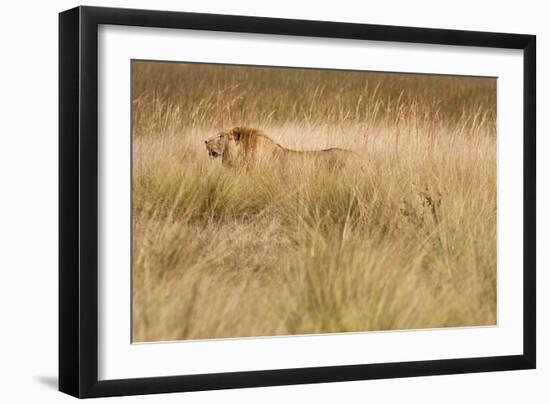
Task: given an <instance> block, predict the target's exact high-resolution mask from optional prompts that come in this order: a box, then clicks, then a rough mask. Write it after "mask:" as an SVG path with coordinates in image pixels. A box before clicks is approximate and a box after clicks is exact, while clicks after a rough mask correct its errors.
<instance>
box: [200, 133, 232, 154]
mask: <svg viewBox="0 0 550 404" xmlns="http://www.w3.org/2000/svg"><path fill="white" fill-rule="evenodd" d="M238 141H239V133H238V132H237V131H236V130H235V129H231V130H227V131H222V132H219V133H218V134H217V135H215V136H212V137H211V138H210V139H207V140H205V141H204V143H205V145H206V151H207V152H208V156H209V157H210V158H212V159H215V158H218V157H222V158H223V157H224V155H226V154H227V153H229V152H230V151H231V150H230V149H231V147H232V146H235V145H236V143H238Z"/></svg>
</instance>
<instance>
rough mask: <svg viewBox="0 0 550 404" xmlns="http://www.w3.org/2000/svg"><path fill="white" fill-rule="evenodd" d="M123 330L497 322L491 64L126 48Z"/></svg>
mask: <svg viewBox="0 0 550 404" xmlns="http://www.w3.org/2000/svg"><path fill="white" fill-rule="evenodd" d="M131 86H132V94H131V104H132V133H131V136H132V314H131V315H132V341H133V342H134V343H140V342H158V341H177V340H197V339H218V338H243V337H260V336H285V335H286V336H288V335H303V334H326V333H346V332H368V331H381V330H384V331H390V330H406V329H427V328H445V327H474V326H490V325H496V313H497V311H496V307H497V283H496V278H497V268H496V257H497V250H496V234H497V233H496V231H497V163H496V162H497V160H496V142H497V125H496V122H497V120H496V118H497V117H496V111H497V105H496V95H497V79H496V78H494V77H468V76H444V75H435V74H434V75H428V74H407V73H384V72H367V71H345V70H326V69H310V68H295V67H264V66H241V65H216V64H201V63H185V62H159V61H147V60H133V61H132V62H131Z"/></svg>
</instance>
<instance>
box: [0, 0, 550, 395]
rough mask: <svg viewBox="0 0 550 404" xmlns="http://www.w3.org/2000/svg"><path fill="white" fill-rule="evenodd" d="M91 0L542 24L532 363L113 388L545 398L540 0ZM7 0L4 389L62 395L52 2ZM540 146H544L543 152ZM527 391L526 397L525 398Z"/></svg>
mask: <svg viewBox="0 0 550 404" xmlns="http://www.w3.org/2000/svg"><path fill="white" fill-rule="evenodd" d="M263 3H264V2H259V1H253V0H249V1H245V0H232V1H231V2H222V1H220V0H218V1H214V0H211V1H210V0H201V1H200V2H187V3H183V2H180V1H156V2H154V3H153V2H145V1H126V2H124V1H95V2H92V3H88V4H90V5H102V6H118V7H138V8H157V9H172V10H182V11H202V12H212V13H227V14H249V15H262V16H276V17H286V18H306V19H320V20H338V21H349V22H363V23H377V24H392V25H409V26H424V27H434V28H438V27H441V28H456V29H470V30H488V31H508V32H525V33H534V34H537V36H538V71H539V74H538V78H537V80H538V108H537V110H538V113H539V120H538V125H537V127H538V133H539V137H538V156H539V164H538V171H539V175H538V177H539V179H538V205H539V209H538V212H537V213H538V223H539V224H538V229H539V230H538V249H539V252H538V263H539V265H538V266H539V271H538V285H539V287H538V305H539V315H538V320H539V323H538V324H539V325H538V331H539V332H538V338H539V344H538V345H539V355H538V369H537V370H534V371H521V372H519V371H515V372H501V373H488V374H469V375H460V376H439V377H424V378H413V379H398V380H379V381H365V382H347V383H333V384H324V385H307V386H285V387H273V388H262V389H244V390H231V391H218V392H200V393H186V394H171V395H158V396H148V397H146V396H144V397H134V398H116V399H110V400H109V401H110V402H112V401H117V402H118V401H121V402H122V401H125V402H132V403H133V402H143V403H145V402H147V403H150V402H181V401H182V400H186V402H191V403H216V402H239V403H255V402H259V401H261V402H273V403H279V402H285V401H291V402H327V403H328V402H334V401H336V400H338V401H342V400H345V401H346V402H365V401H367V400H372V401H373V402H380V401H383V402H398V401H400V402H403V401H405V402H413V403H415V402H422V403H432V402H433V403H440V402H441V401H445V402H446V403H461V402H466V401H473V402H482V401H486V402H495V401H497V400H498V401H500V402H519V401H527V402H540V403H545V402H548V401H549V400H550V391H549V387H548V380H550V350H549V349H548V345H547V343H545V341H550V316H548V313H547V309H546V308H547V307H550V282H549V281H550V276H549V275H548V272H547V271H544V269H545V268H548V265H549V264H550V250H549V249H548V244H549V243H550V233H549V231H548V228H549V226H550V214H549V213H548V211H547V210H546V211H545V210H544V209H542V207H543V206H545V205H546V206H550V188H549V185H548V178H547V176H546V175H545V172H548V171H549V170H550V159H548V158H547V157H546V156H545V154H544V153H548V152H550V144H549V142H550V140H549V139H548V137H546V136H544V134H545V133H546V134H547V133H548V132H549V130H550V118H548V117H547V115H546V116H544V115H543V111H548V110H549V109H550V95H549V94H550V78H548V76H547V75H545V74H544V73H543V72H544V71H550V51H549V50H550V26H548V24H547V16H548V11H547V10H545V9H544V2H536V1H522V2H514V3H513V5H512V4H511V5H507V4H504V3H503V2H497V1H486V2H479V1H469V0H463V1H460V2H449V3H444V2H440V1H415V2H411V1H406V0H404V1H386V2H375V3H374V2H373V3H372V4H370V3H369V2H357V1H351V0H350V1H344V0H340V1H339V2H325V3H322V2H319V1H315V2H313V1H312V2H306V1H303V2H300V3H299V2H296V1H290V0H289V1H282V0H279V1H277V2H271V4H272V5H271V6H269V5H266V4H263ZM9 4H10V5H9V6H6V5H4V7H3V9H2V16H3V17H4V18H3V22H2V24H1V25H0V30H1V31H0V34H1V36H0V38H2V39H1V43H2V63H1V64H0V69H1V73H0V103H1V104H2V105H1V109H0V111H2V115H0V116H1V121H2V126H1V133H2V136H1V137H0V139H1V140H0V142H1V144H0V180H1V184H2V187H1V188H0V189H1V190H2V191H1V197H0V237H1V240H0V241H1V244H0V245H1V246H2V247H1V250H0V251H1V253H0V269H1V270H2V272H1V273H2V279H1V280H0V310H1V312H0V314H1V317H0V318H1V322H0V324H1V325H0V330H1V333H0V342H1V343H0V372H1V373H0V378H1V379H0V380H1V382H0V385H1V388H0V400H1V401H3V402H9V403H17V402H33V401H34V402H42V403H44V402H46V403H48V402H68V401H69V400H70V398H69V397H68V396H64V395H62V394H61V393H58V392H56V391H55V387H54V386H55V384H56V383H57V382H56V374H57V12H59V11H61V10H64V9H67V8H70V7H72V6H75V5H77V3H75V2H71V1H58V2H56V4H47V3H45V2H44V3H42V2H37V1H27V2H20V3H19V4H16V3H15V2H11V3H9ZM543 157H546V158H545V159H543ZM526 398H527V399H526Z"/></svg>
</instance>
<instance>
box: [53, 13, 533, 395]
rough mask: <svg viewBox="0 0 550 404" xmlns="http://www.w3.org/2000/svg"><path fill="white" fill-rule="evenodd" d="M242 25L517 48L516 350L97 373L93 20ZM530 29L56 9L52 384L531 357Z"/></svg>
mask: <svg viewBox="0 0 550 404" xmlns="http://www.w3.org/2000/svg"><path fill="white" fill-rule="evenodd" d="M100 24H113V25H125V26H140V27H158V28H182V29H194V30H209V31H226V32H243V33H259V34H277V35H292V36H309V37H318V38H345V39H359V40H371V41H372V40H374V41H390V42H405V43H423V44H439V45H450V46H453V45H463V46H476V47H488V48H510V49H520V50H523V60H524V65H523V66H524V77H523V86H524V89H523V113H524V115H523V142H524V156H523V161H524V163H523V164H524V166H523V169H524V177H523V181H524V189H523V203H524V211H523V220H524V233H523V251H524V256H523V353H522V354H521V355H511V356H496V357H482V358H466V359H444V360H426V361H415V362H400V363H379V364H363V365H350V366H330V367H313V368H296V369H281V370H262V371H249V372H234V373H216V374H191V375H181V376H170V377H150V378H139V379H122V380H106V381H99V380H98V322H97V319H98V278H97V275H98V268H97V267H98V135H97V133H98V132H97V131H98V122H97V120H98V87H97V85H98V65H97V62H98V55H97V52H98V26H99V25H100ZM535 60H536V37H535V36H534V35H519V34H504V33H489V32H472V31H458V30H443V29H426V28H410V27H397V26H381V25H367V24H350V23H340V22H324V21H308V20H289V19H278V18H260V17H245V16H229V15H213V14H197V13H184V12H167V11H150V10H132V9H112V8H96V7H77V8H73V9H71V10H68V11H64V12H62V13H60V15H59V390H60V391H62V392H65V393H68V394H70V395H73V396H76V397H81V398H84V397H103V396H120V395H134V394H150V393H168V392H183V391H196V390H213V389H227V388H243V387H260V386H274V385H291V384H301V383H324V382H337V381H351V380H364V379H381V378H397V377H411V376H427V375H442V374H458V373H470V372H489V371H502V370H514V369H533V368H535V364H536V360H535V358H536V324H535V319H536V289H535V277H536V259H535V248H536V247H535V237H536V230H535V208H536V206H535V204H536V202H535V192H536V187H535V184H536V179H535V176H536V172H535V166H536V163H535V144H536V139H535V120H536V111H535V110H536V108H535V103H536V88H535V86H536V77H535V76H536V63H535Z"/></svg>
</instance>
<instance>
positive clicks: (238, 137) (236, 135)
mask: <svg viewBox="0 0 550 404" xmlns="http://www.w3.org/2000/svg"><path fill="white" fill-rule="evenodd" d="M231 136H232V137H233V140H235V143H239V142H240V140H241V130H240V128H237V127H236V128H233V129H231Z"/></svg>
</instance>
